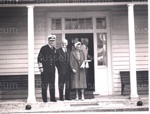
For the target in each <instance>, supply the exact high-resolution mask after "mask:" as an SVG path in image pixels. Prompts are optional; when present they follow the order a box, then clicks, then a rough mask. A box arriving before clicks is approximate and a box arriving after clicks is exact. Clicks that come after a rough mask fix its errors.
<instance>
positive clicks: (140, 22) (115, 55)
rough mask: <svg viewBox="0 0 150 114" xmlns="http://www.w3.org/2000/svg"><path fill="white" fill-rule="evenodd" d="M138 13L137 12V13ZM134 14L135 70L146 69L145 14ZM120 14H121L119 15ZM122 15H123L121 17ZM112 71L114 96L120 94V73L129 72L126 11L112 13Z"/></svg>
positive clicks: (146, 36)
mask: <svg viewBox="0 0 150 114" xmlns="http://www.w3.org/2000/svg"><path fill="white" fill-rule="evenodd" d="M137 12H138V11H137ZM137 12H136V13H135V38H136V40H135V43H136V69H137V70H145V69H148V32H147V30H148V29H147V28H148V27H147V24H148V19H147V14H146V13H143V12H144V11H142V13H137ZM121 13H122V14H121ZM123 14H124V15H123ZM111 39H112V41H111V44H112V69H113V71H112V72H113V73H112V74H113V85H114V94H116V95H120V94H121V80H120V74H119V72H120V71H126V70H129V64H130V61H129V39H128V14H127V11H116V12H113V13H112V34H111Z"/></svg>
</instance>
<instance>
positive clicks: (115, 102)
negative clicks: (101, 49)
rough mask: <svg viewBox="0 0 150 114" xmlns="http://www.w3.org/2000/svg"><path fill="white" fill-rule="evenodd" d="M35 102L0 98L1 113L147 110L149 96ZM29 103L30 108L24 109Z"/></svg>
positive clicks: (38, 100) (39, 100)
mask: <svg viewBox="0 0 150 114" xmlns="http://www.w3.org/2000/svg"><path fill="white" fill-rule="evenodd" d="M36 100H37V102H35V103H27V102H26V99H16V100H15V99H8V100H7V99H5V100H0V109H1V113H52V112H53V113H54V112H55V113H58V112H116V111H119V112H120V111H148V110H149V96H148V95H140V96H139V99H134V100H130V99H129V96H100V95H95V96H94V98H92V99H85V100H84V101H81V100H78V101H76V100H71V101H67V100H65V101H59V100H58V101H57V102H48V103H43V102H42V100H41V98H37V99H36ZM139 100H140V101H142V102H143V105H142V106H137V105H136V104H137V101H139ZM27 104H30V105H31V106H32V109H31V110H25V106H26V105H27Z"/></svg>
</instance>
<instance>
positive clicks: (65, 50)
mask: <svg viewBox="0 0 150 114" xmlns="http://www.w3.org/2000/svg"><path fill="white" fill-rule="evenodd" d="M64 52H65V59H66V60H67V49H66V48H65V49H64Z"/></svg>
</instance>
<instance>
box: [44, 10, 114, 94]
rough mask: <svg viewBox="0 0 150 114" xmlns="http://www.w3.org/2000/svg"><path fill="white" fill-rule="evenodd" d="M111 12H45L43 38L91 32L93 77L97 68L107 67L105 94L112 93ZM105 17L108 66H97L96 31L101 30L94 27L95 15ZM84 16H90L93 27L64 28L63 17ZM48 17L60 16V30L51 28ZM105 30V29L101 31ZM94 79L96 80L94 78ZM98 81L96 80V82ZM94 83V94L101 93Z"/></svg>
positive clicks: (104, 68)
mask: <svg viewBox="0 0 150 114" xmlns="http://www.w3.org/2000/svg"><path fill="white" fill-rule="evenodd" d="M110 14H111V12H110V11H91V12H89V11H87V12H46V27H47V29H46V36H45V40H46V41H47V38H46V37H47V36H48V35H49V34H62V39H64V38H65V34H75V33H93V46H94V74H95V77H94V78H95V79H96V77H98V76H97V75H96V73H97V70H100V69H103V70H106V69H107V79H108V81H107V84H108V87H107V88H106V90H107V91H106V92H105V93H102V94H106V95H112V94H113V77H112V55H111V37H110V35H111V34H110V32H111V31H110V28H111V26H110V17H111V15H110ZM103 16H105V17H106V22H107V62H108V66H107V67H105V66H98V63H97V45H94V44H97V32H102V30H98V29H96V17H103ZM76 17H78V18H86V17H88V18H89V17H91V18H92V21H93V29H90V30H87V29H85V30H65V18H76ZM50 18H61V21H62V30H51V19H50ZM103 32H105V31H103ZM95 81H96V80H95ZM97 83H98V82H97ZM96 86H98V88H99V86H100V85H98V84H97V85H96V82H95V94H101V91H99V90H96Z"/></svg>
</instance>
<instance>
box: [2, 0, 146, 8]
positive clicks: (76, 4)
mask: <svg viewBox="0 0 150 114" xmlns="http://www.w3.org/2000/svg"><path fill="white" fill-rule="evenodd" d="M128 3H130V2H111V1H110V2H99V3H92V4H91V3H59V4H55V3H51V4H48V3H39V4H38V3H35V4H33V5H34V6H35V7H62V6H63V7H74V6H118V5H127V4H128ZM134 3H135V4H136V5H147V4H148V3H147V2H134ZM26 6H28V4H13V5H9V4H6V5H3V4H0V7H26Z"/></svg>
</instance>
